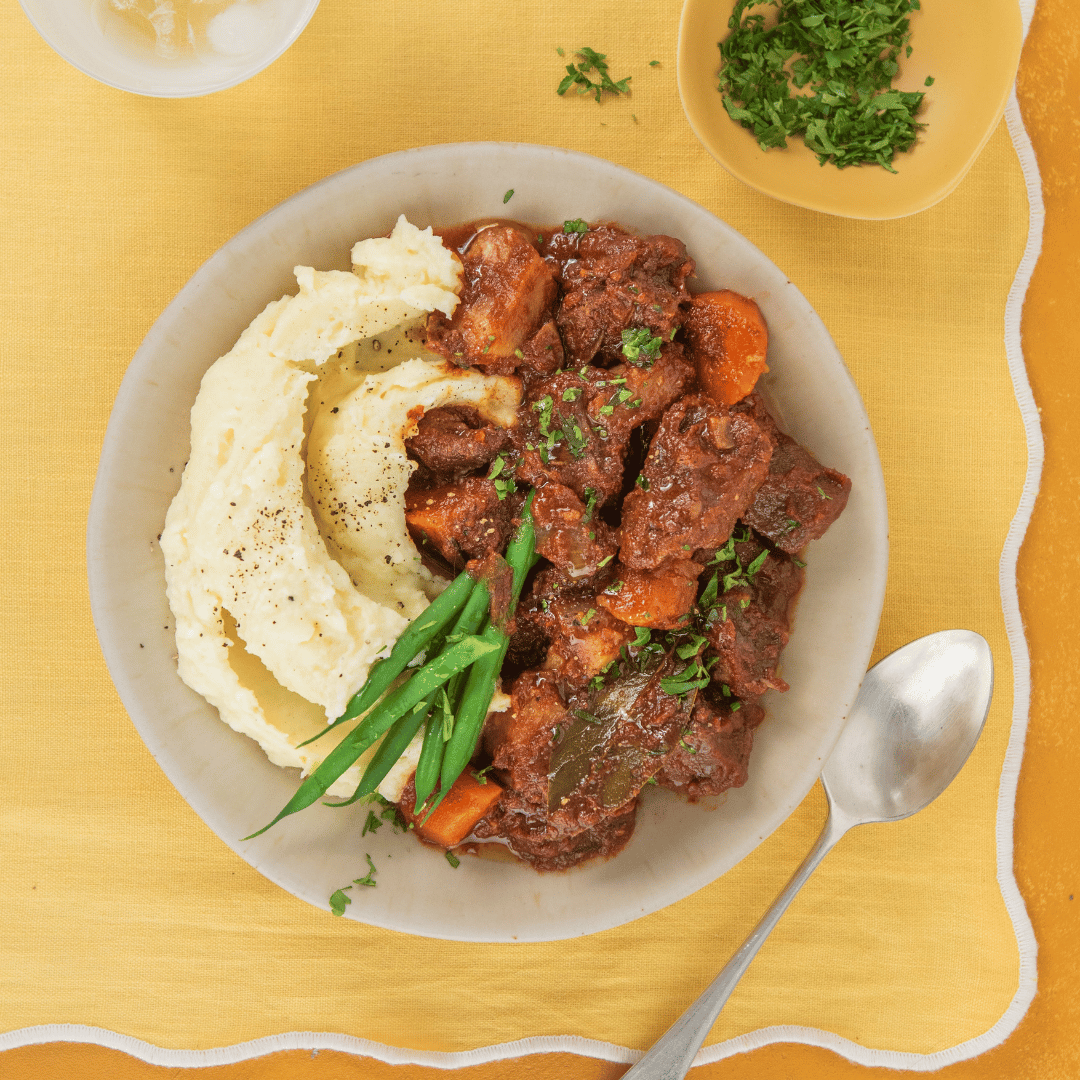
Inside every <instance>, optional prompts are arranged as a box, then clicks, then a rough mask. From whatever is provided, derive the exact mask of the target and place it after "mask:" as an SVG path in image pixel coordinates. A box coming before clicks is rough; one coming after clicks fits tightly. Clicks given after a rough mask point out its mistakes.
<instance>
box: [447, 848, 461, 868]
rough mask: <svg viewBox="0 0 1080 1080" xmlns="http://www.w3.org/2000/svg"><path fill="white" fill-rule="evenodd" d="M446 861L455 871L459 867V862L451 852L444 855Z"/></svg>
mask: <svg viewBox="0 0 1080 1080" xmlns="http://www.w3.org/2000/svg"><path fill="white" fill-rule="evenodd" d="M446 861H447V862H448V863H449V864H450V865H451V866H452V867H453V868H454V869H455V870H456V869H457V868H458V867H459V866H460V865H461V860H460V859H459V858H458V857H457V856H456V855H455V854H454V853H453V852H452V851H448V852H447V853H446Z"/></svg>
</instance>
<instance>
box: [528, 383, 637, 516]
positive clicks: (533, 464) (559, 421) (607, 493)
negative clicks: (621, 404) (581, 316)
mask: <svg viewBox="0 0 1080 1080" xmlns="http://www.w3.org/2000/svg"><path fill="white" fill-rule="evenodd" d="M604 374H605V372H603V371H602V370H601V369H598V368H585V369H584V373H582V371H558V372H556V373H555V374H553V375H546V376H542V377H541V378H536V379H529V380H527V383H526V387H525V394H524V400H523V401H522V404H521V406H520V408H519V409H518V422H517V424H515V425H514V427H513V428H512V429H511V445H512V447H513V451H514V454H515V455H516V456H517V457H518V459H519V463H518V466H517V476H518V477H519V478H520V479H522V480H524V481H525V482H526V483H528V484H532V485H533V486H534V487H536V488H540V487H541V486H542V485H544V484H545V483H549V482H551V481H554V482H555V483H558V484H563V485H565V486H566V487H568V488H570V489H571V490H572V491H574V492H575V493H576V494H577V496H578V498H580V499H582V500H585V501H587V500H588V499H589V497H590V494H591V495H592V496H594V497H595V498H596V500H597V502H598V503H599V505H601V506H602V505H604V504H605V503H607V502H609V501H610V500H611V499H613V498H614V497H615V496H616V495H618V494H619V492H620V490H621V489H622V476H623V462H622V455H623V451H624V449H625V443H624V442H621V441H620V440H619V439H617V438H613V437H612V436H611V434H610V433H609V431H608V430H607V428H605V427H603V426H601V425H600V424H596V423H594V422H593V421H592V419H591V417H590V415H589V406H590V403H591V402H592V401H593V399H594V398H595V397H596V395H597V394H600V393H603V392H604V391H605V389H609V388H607V387H600V386H598V385H597V384H598V383H599V382H604V381H605V380H604V379H603V378H602V376H603V375H604Z"/></svg>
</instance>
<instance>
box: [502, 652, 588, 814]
mask: <svg viewBox="0 0 1080 1080" xmlns="http://www.w3.org/2000/svg"><path fill="white" fill-rule="evenodd" d="M510 700H511V703H512V704H511V708H510V709H509V710H508V711H506V712H502V713H492V714H491V715H490V716H489V717H488V718H487V721H486V722H485V724H484V731H483V736H482V743H483V747H484V751H485V752H486V753H487V755H488V756H489V757H490V758H491V763H492V767H493V768H494V769H497V770H498V771H499V772H500V773H501V774H504V775H505V777H506V779H507V782H508V783H509V786H510V787H511V788H512V789H513V790H514V791H516V792H517V793H518V794H519V795H520V796H521V798H522V799H523V800H524V801H525V802H529V803H532V804H534V805H536V806H539V807H546V806H547V798H548V781H547V777H548V770H549V767H550V764H551V751H552V749H553V747H554V745H555V740H556V738H557V737H558V734H559V732H560V731H561V729H563V728H566V727H568V726H569V723H568V720H567V711H566V710H567V706H566V702H564V701H563V699H562V696H561V695H560V693H559V689H558V686H557V684H556V680H555V677H554V675H553V674H552V673H551V672H548V671H525V672H522V674H521V675H519V676H518V677H517V678H516V679H515V680H514V685H513V686H512V687H511V690H510Z"/></svg>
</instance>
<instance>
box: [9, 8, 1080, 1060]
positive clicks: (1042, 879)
mask: <svg viewBox="0 0 1080 1080" xmlns="http://www.w3.org/2000/svg"><path fill="white" fill-rule="evenodd" d="M1078 14H1080V11H1078V5H1077V3H1076V0H1040V2H1039V6H1038V9H1037V11H1036V14H1035V19H1034V23H1033V25H1032V29H1031V34H1030V37H1029V39H1028V42H1027V45H1026V47H1025V50H1024V55H1023V59H1022V61H1021V67H1020V76H1019V82H1018V88H1019V94H1020V100H1021V106H1022V109H1023V113H1024V119H1025V123H1026V124H1027V127H1028V131H1029V134H1030V136H1031V139H1032V142H1033V144H1034V147H1035V151H1036V155H1037V157H1038V161H1039V167H1040V170H1041V172H1042V180H1043V194H1044V199H1045V204H1046V228H1045V235H1044V241H1043V250H1042V256H1041V258H1040V261H1039V264H1038V267H1037V268H1036V271H1035V275H1034V278H1033V281H1032V284H1031V288H1030V291H1029V293H1028V298H1027V303H1026V306H1025V309H1024V320H1023V339H1024V352H1025V357H1026V360H1027V366H1028V372H1029V377H1030V379H1031V383H1032V387H1033V389H1034V393H1035V398H1036V401H1037V402H1038V404H1039V407H1040V410H1041V414H1042V422H1043V430H1044V434H1045V438H1046V465H1045V470H1044V473H1043V483H1042V490H1041V493H1040V497H1039V500H1038V503H1037V505H1036V509H1035V513H1034V518H1033V521H1032V524H1031V528H1030V530H1029V533H1028V536H1027V540H1026V542H1025V545H1024V549H1023V551H1022V554H1021V559H1020V568H1019V586H1020V601H1021V609H1022V612H1023V615H1024V620H1025V625H1026V628H1027V632H1028V641H1029V645H1030V649H1031V654H1032V684H1033V696H1032V704H1031V719H1030V725H1029V730H1028V736H1027V747H1026V751H1025V756H1024V762H1023V768H1022V772H1021V777H1020V785H1019V792H1018V796H1017V809H1016V875H1017V880H1018V882H1019V885H1020V889H1021V891H1022V893H1023V896H1024V899H1025V902H1026V904H1027V907H1028V912H1029V914H1030V916H1031V920H1032V922H1033V924H1034V928H1035V934H1036V938H1037V940H1038V943H1039V961H1038V967H1039V991H1038V994H1037V996H1036V998H1035V1001H1034V1003H1033V1004H1032V1006H1031V1008H1030V1010H1029V1012H1028V1014H1027V1015H1026V1017H1025V1018H1024V1020H1023V1021H1022V1022H1021V1024H1020V1026H1019V1027H1018V1029H1017V1030H1016V1031H1015V1032H1014V1034H1013V1035H1012V1036H1011V1037H1010V1038H1009V1039H1007V1040H1006V1041H1005V1043H1004V1044H1002V1045H1001V1046H1000V1047H998V1048H996V1049H994V1050H992V1051H990V1052H988V1053H987V1054H984V1055H983V1056H981V1057H979V1058H977V1059H974V1060H970V1061H966V1062H961V1063H959V1064H957V1065H953V1066H950V1067H948V1068H946V1069H943V1070H941V1072H940V1073H939V1074H937V1075H939V1076H941V1077H942V1078H943V1080H968V1078H976V1077H978V1078H980V1080H993V1078H997V1077H1009V1078H1023V1077H1036V1076H1037V1077H1039V1078H1040V1080H1065V1078H1073V1077H1077V1076H1080V1040H1078V1039H1077V1036H1076V1032H1077V1031H1080V983H1078V982H1077V980H1076V978H1075V974H1076V972H1077V971H1078V970H1080V920H1078V912H1080V900H1074V896H1076V894H1077V893H1078V892H1080V874H1078V870H1080V816H1078V815H1077V814H1076V812H1075V792H1076V777H1077V776H1078V775H1080V741H1078V740H1076V739H1075V738H1074V737H1072V736H1073V728H1074V720H1073V714H1074V708H1075V704H1076V701H1077V697H1078V694H1077V690H1078V688H1080V686H1078V683H1080V680H1078V678H1077V676H1076V674H1075V670H1076V669H1075V656H1074V648H1073V646H1074V645H1075V643H1076V642H1077V641H1080V633H1078V631H1080V616H1078V612H1080V573H1078V572H1077V568H1076V563H1077V561H1078V560H1080V555H1078V554H1077V551H1076V546H1075V544H1074V543H1073V542H1072V539H1071V538H1072V537H1073V536H1075V535H1076V534H1077V532H1078V531H1080V500H1077V498H1076V485H1077V483H1078V482H1080V468H1078V466H1077V464H1076V459H1075V457H1074V456H1073V454H1072V452H1071V451H1072V447H1074V446H1076V445H1078V444H1080V433H1078V430H1077V428H1078V426H1080V408H1078V407H1077V403H1078V401H1080V365H1078V363H1077V361H1078V359H1080V321H1078V320H1077V319H1076V317H1075V313H1074V308H1075V304H1076V297H1077V295H1078V294H1080V183H1078V182H1077V180H1076V158H1077V143H1076V131H1077V130H1080V35H1078V34H1077V33H1076V30H1075V26H1076V20H1077V15H1078ZM625 1071H626V1066H623V1065H611V1064H607V1063H604V1062H597V1061H593V1060H591V1059H585V1058H575V1057H573V1056H571V1055H566V1054H551V1055H539V1056H536V1057H532V1058H526V1059H517V1060H513V1061H507V1062H497V1063H494V1064H489V1065H483V1066H476V1067H472V1068H468V1069H463V1070H460V1071H459V1072H457V1073H454V1074H453V1075H455V1076H460V1077H462V1080H506V1078H509V1077H514V1078H515V1080H548V1078H552V1080H554V1078H556V1077H557V1078H560V1080H565V1078H568V1077H569V1078H575V1080H614V1078H615V1077H619V1076H621V1075H622V1074H623V1073H624V1072H625ZM0 1075H2V1076H3V1077H5V1078H8V1080H24V1078H26V1080H29V1078H33V1080H60V1078H64V1080H68V1078H71V1077H78V1078H79V1080H106V1078H107V1080H162V1078H164V1077H170V1076H172V1077H176V1076H181V1075H184V1076H188V1075H191V1076H194V1075H197V1076H198V1077H199V1080H244V1078H249V1077H259V1078H260V1080H278V1078H282V1080H284V1078H286V1077H287V1078H289V1080H351V1078H354V1077H357V1078H358V1077H363V1078H365V1080H384V1078H385V1080H434V1078H436V1077H447V1076H448V1074H447V1073H446V1072H445V1071H443V1070H436V1069H428V1068H420V1067H416V1066H396V1067H395V1066H388V1065H384V1064H381V1063H379V1062H373V1061H371V1060H369V1059H365V1058H357V1057H353V1056H351V1055H347V1054H341V1053H336V1052H331V1051H320V1052H316V1053H313V1052H311V1051H292V1052H285V1053H280V1054H275V1055H271V1056H268V1057H263V1058H257V1059H254V1060H251V1061H247V1062H241V1063H238V1064H236V1065H228V1066H217V1067H212V1068H207V1069H205V1070H198V1071H197V1074H196V1073H193V1072H192V1071H190V1070H187V1069H179V1068H174V1067H157V1066H151V1065H147V1064H146V1063H144V1062H142V1061H139V1060H137V1059H135V1058H131V1057H129V1056H127V1055H125V1054H123V1053H120V1052H118V1051H113V1050H107V1049H104V1048H102V1047H97V1046H89V1045H82V1044H69V1043H52V1044H46V1045H42V1046H32V1047H23V1048H20V1049H16V1050H10V1051H7V1052H6V1053H3V1054H0ZM692 1075H693V1076H694V1077H695V1078H697V1080H743V1078H745V1080H750V1078H754V1080H774V1078H781V1077H783V1078H788V1077H799V1078H800V1080H816V1078H819V1077H820V1078H823V1077H829V1078H830V1080H845V1078H849V1077H851V1078H854V1077H859V1078H865V1077H868V1076H874V1077H881V1078H882V1080H885V1078H886V1077H890V1078H892V1077H895V1076H896V1074H895V1073H894V1072H892V1071H890V1070H885V1069H867V1068H865V1067H862V1066H857V1065H853V1064H851V1063H850V1062H848V1061H846V1060H845V1059H843V1058H840V1057H838V1056H836V1055H835V1054H832V1053H830V1052H828V1051H825V1050H820V1049H817V1048H813V1047H806V1046H794V1045H772V1046H769V1047H765V1048H763V1049H761V1050H757V1051H754V1052H752V1053H749V1054H744V1055H738V1056H736V1057H733V1058H728V1059H725V1060H723V1061H720V1062H717V1063H716V1064H713V1065H706V1066H702V1067H700V1068H698V1069H695V1070H693V1072H692Z"/></svg>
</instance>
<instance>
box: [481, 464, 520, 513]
mask: <svg viewBox="0 0 1080 1080" xmlns="http://www.w3.org/2000/svg"><path fill="white" fill-rule="evenodd" d="M516 467H517V462H516V461H514V462H513V463H511V464H509V465H508V464H507V462H506V459H505V458H504V457H503V456H502V454H499V456H498V457H497V458H496V459H495V460H494V461H493V462H492V463H491V472H489V473H488V475H487V478H488V479H489V480H490V481H491V482H492V483H493V484H494V485H495V494H496V495H498V496H499V502H502V501H503V499H505V498H506V496H507V495H512V494H513V493H514V492H515V491H517V484H516V483H514V478H513V476H512V475H511V473H512V471H513V470H514V469H515V468H516Z"/></svg>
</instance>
